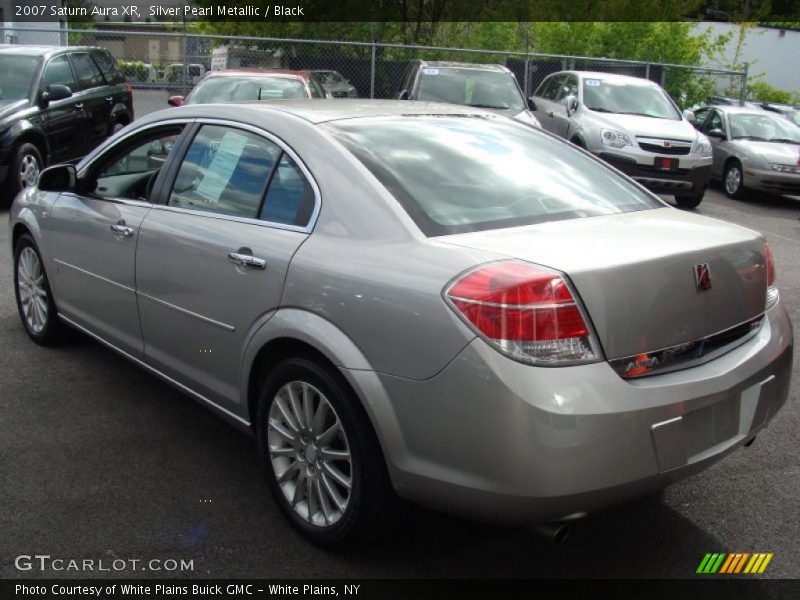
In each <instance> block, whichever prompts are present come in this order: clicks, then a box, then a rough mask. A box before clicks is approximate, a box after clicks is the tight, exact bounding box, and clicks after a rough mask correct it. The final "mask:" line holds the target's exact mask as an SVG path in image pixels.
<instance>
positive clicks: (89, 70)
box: [72, 52, 105, 90]
mask: <svg viewBox="0 0 800 600" xmlns="http://www.w3.org/2000/svg"><path fill="white" fill-rule="evenodd" d="M72 65H73V66H74V67H75V76H76V77H77V78H78V88H79V89H82V90H88V89H90V88H94V87H99V86H101V85H105V79H103V74H102V73H101V72H100V69H99V68H98V66H97V65H96V64H94V61H93V60H92V58H91V57H90V56H89V55H88V54H86V53H85V52H81V53H80V54H73V55H72Z"/></svg>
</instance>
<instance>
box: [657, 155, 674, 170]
mask: <svg viewBox="0 0 800 600" xmlns="http://www.w3.org/2000/svg"><path fill="white" fill-rule="evenodd" d="M653 165H654V166H655V168H656V170H658V171H677V170H678V159H677V158H665V157H663V156H657V157H656V158H655V162H654V163H653Z"/></svg>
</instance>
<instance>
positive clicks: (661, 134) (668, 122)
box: [593, 113, 697, 141]
mask: <svg viewBox="0 0 800 600" xmlns="http://www.w3.org/2000/svg"><path fill="white" fill-rule="evenodd" d="M593 116H594V117H595V118H596V120H597V121H598V122H599V123H601V124H602V126H604V127H608V128H609V129H621V130H622V131H624V132H625V133H630V134H633V135H635V136H637V137H653V138H666V139H670V140H687V141H692V140H694V139H695V138H696V137H697V131H696V130H695V128H694V127H693V126H692V124H691V123H689V122H688V121H686V120H684V119H681V120H680V121H674V120H672V119H656V118H655V117H641V116H639V115H617V114H611V113H593Z"/></svg>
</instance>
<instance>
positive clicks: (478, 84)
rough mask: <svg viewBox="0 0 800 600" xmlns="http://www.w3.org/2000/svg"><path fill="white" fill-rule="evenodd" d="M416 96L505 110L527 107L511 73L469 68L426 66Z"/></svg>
mask: <svg viewBox="0 0 800 600" xmlns="http://www.w3.org/2000/svg"><path fill="white" fill-rule="evenodd" d="M416 99H417V100H429V101H432V102H449V103H451V104H465V105H467V106H477V107H480V108H495V109H504V110H507V111H510V112H514V113H517V112H519V111H521V110H523V109H524V108H525V103H524V101H523V99H522V94H520V91H519V88H518V87H517V82H516V80H515V79H514V76H513V75H512V74H511V73H508V72H505V71H484V70H480V69H469V68H464V69H462V68H455V67H425V68H423V69H422V71H421V73H420V80H419V91H418V93H417V98H416Z"/></svg>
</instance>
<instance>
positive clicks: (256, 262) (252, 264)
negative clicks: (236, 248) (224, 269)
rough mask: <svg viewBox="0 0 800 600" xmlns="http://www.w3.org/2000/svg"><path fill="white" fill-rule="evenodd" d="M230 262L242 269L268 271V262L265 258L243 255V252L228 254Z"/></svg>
mask: <svg viewBox="0 0 800 600" xmlns="http://www.w3.org/2000/svg"><path fill="white" fill-rule="evenodd" d="M228 260H230V261H231V262H232V263H234V264H235V265H238V266H240V267H248V268H250V269H262V270H263V269H266V268H267V261H265V260H264V259H263V258H258V257H257V256H253V255H252V254H242V253H241V252H231V253H230V254H228Z"/></svg>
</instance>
